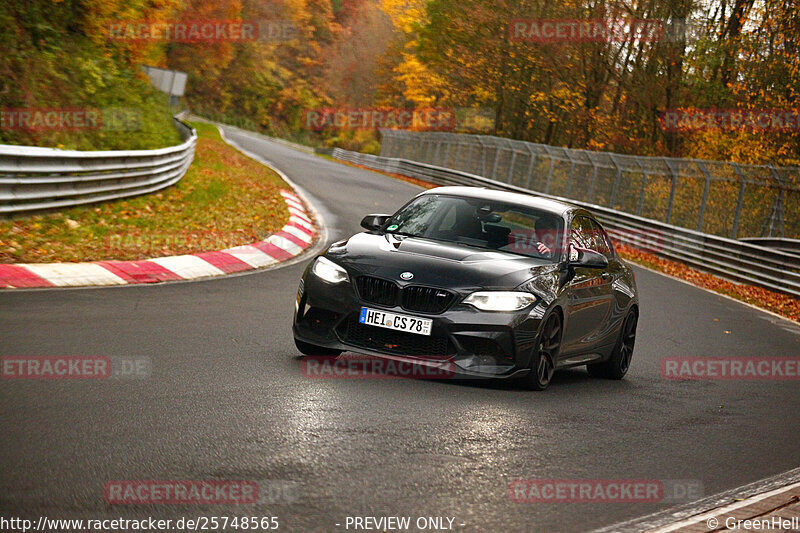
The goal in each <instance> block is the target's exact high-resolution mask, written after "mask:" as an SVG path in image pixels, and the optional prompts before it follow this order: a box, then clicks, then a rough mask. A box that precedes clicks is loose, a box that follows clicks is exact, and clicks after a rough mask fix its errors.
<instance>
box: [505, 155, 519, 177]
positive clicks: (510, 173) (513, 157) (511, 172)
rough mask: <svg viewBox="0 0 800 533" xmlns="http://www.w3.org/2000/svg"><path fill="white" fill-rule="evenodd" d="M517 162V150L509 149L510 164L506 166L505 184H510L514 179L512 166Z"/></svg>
mask: <svg viewBox="0 0 800 533" xmlns="http://www.w3.org/2000/svg"><path fill="white" fill-rule="evenodd" d="M516 162H517V150H516V149H515V148H512V149H511V164H510V165H509V166H508V177H507V179H506V183H511V182H512V181H513V179H514V164H515V163H516Z"/></svg>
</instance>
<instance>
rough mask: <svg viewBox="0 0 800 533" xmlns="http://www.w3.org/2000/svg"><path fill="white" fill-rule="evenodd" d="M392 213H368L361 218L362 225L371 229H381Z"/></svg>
mask: <svg viewBox="0 0 800 533" xmlns="http://www.w3.org/2000/svg"><path fill="white" fill-rule="evenodd" d="M390 218H392V215H367V216H365V217H364V218H363V219H362V220H361V227H362V228H364V229H367V230H370V231H375V230H378V229H381V227H383V225H384V224H386V221H387V220H389V219H390Z"/></svg>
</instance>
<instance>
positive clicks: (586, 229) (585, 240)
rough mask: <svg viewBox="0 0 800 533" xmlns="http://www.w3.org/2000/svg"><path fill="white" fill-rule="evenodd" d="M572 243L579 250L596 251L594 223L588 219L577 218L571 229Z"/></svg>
mask: <svg viewBox="0 0 800 533" xmlns="http://www.w3.org/2000/svg"><path fill="white" fill-rule="evenodd" d="M569 238H570V242H571V243H572V244H574V245H575V246H577V247H578V248H589V249H594V243H593V242H592V221H591V220H589V219H588V218H586V217H575V218H573V219H572V224H570V227H569Z"/></svg>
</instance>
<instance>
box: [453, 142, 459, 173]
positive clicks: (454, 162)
mask: <svg viewBox="0 0 800 533" xmlns="http://www.w3.org/2000/svg"><path fill="white" fill-rule="evenodd" d="M460 158H461V138H460V137H459V138H458V140H457V141H456V158H455V160H454V161H453V168H456V169H457V168H458V167H459V164H458V161H459V159H460Z"/></svg>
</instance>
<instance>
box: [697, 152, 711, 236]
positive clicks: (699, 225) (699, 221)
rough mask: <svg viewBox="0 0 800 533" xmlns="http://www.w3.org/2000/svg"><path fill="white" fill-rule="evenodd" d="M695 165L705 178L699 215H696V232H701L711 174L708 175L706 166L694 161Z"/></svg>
mask: <svg viewBox="0 0 800 533" xmlns="http://www.w3.org/2000/svg"><path fill="white" fill-rule="evenodd" d="M695 163H696V164H697V167H698V168H699V169H700V171H701V172H702V173H703V175H704V176H705V177H706V182H705V184H704V185H703V199H702V200H701V202H700V213H699V214H698V215H697V231H703V217H704V215H705V213H706V202H708V189H709V188H711V174H709V173H708V170H707V169H706V166H705V165H704V164H703V163H702V162H700V161H695Z"/></svg>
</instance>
